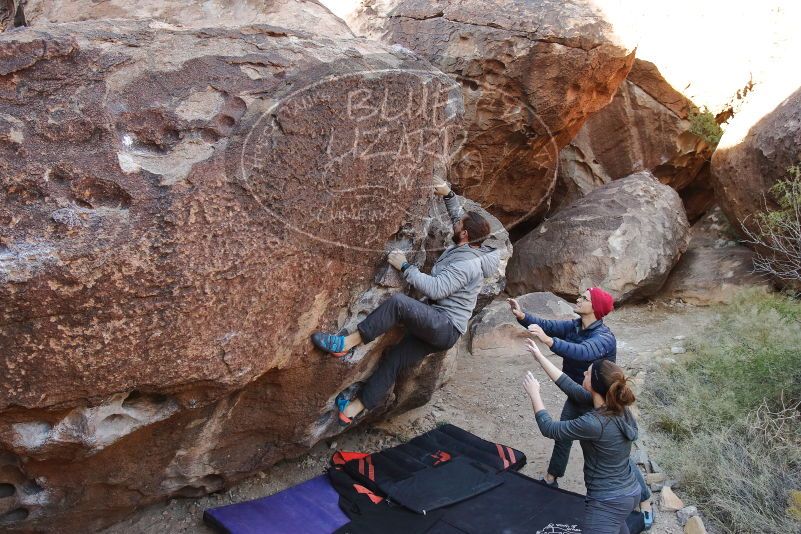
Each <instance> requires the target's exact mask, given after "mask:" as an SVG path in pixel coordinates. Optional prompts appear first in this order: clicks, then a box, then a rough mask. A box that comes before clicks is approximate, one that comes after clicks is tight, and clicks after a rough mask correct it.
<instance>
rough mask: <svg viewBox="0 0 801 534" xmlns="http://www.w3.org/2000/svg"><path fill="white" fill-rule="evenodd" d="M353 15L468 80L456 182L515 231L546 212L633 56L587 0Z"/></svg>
mask: <svg viewBox="0 0 801 534" xmlns="http://www.w3.org/2000/svg"><path fill="white" fill-rule="evenodd" d="M393 6H394V9H392V10H391V11H390V12H389V13H388V14H387V12H386V11H387V9H389V8H392V7H393ZM347 18H348V20H350V21H352V24H353V27H354V28H355V30H356V32H357V33H364V34H367V35H370V36H372V37H376V38H381V39H382V40H383V41H384V42H386V43H398V44H401V45H403V46H405V47H407V48H410V49H411V50H414V51H415V52H417V53H419V54H420V55H422V56H423V57H425V58H426V59H428V60H429V61H431V63H433V64H434V65H436V66H437V67H439V68H440V69H441V70H442V71H443V72H445V73H446V74H448V75H450V76H452V77H454V78H455V79H457V80H459V81H460V82H461V83H462V88H463V93H464V99H465V120H466V127H467V138H466V139H465V140H464V146H463V147H462V150H461V151H460V153H459V154H458V155H457V157H456V160H455V167H454V168H453V169H452V174H451V180H452V182H453V183H454V184H455V185H456V186H457V189H458V190H459V192H460V193H462V194H464V195H465V196H467V197H469V198H472V199H474V200H476V201H478V202H480V203H481V204H482V205H483V206H484V207H485V208H487V209H488V210H489V211H490V212H492V213H493V214H494V215H496V216H497V217H498V218H499V219H500V220H501V221H502V222H503V223H504V224H505V225H506V226H507V228H508V227H510V225H512V224H513V223H514V222H516V221H519V220H521V219H526V218H529V217H536V216H537V215H540V214H542V213H544V211H545V210H546V209H547V205H548V200H549V199H550V196H551V193H552V191H553V188H554V184H555V179H556V161H557V155H558V151H559V149H560V148H562V147H563V146H565V145H566V144H567V143H568V142H569V141H570V140H571V139H572V138H573V137H574V136H575V135H576V133H577V132H578V131H579V129H580V128H581V126H582V125H583V124H584V121H585V120H586V119H587V118H588V117H589V116H590V115H591V114H592V113H594V112H595V111H597V110H599V109H600V108H602V107H603V106H605V105H606V104H608V103H609V102H610V100H611V99H612V96H613V95H614V94H615V91H617V88H618V86H619V85H620V84H621V82H622V81H623V79H624V78H625V77H626V74H627V73H628V71H629V69H630V68H631V64H632V62H633V60H634V56H633V52H632V51H631V50H629V49H627V48H626V47H625V46H624V45H623V44H621V43H619V41H618V40H617V38H616V37H615V36H614V35H613V32H612V28H611V26H610V25H609V24H608V23H606V22H605V21H604V19H603V14H602V13H601V12H600V11H599V10H598V9H597V8H596V7H594V6H593V5H592V4H591V3H590V2H585V1H581V0H571V1H566V2H550V1H546V0H536V1H522V0H496V1H493V2H491V3H489V4H488V3H487V2H485V1H483V0H467V1H460V2H456V1H441V0H439V1H433V2H432V1H429V0H405V1H403V2H391V1H387V0H379V1H365V2H362V3H361V6H360V8H359V9H358V10H357V11H356V12H355V13H354V14H353V15H351V16H348V17H347Z"/></svg>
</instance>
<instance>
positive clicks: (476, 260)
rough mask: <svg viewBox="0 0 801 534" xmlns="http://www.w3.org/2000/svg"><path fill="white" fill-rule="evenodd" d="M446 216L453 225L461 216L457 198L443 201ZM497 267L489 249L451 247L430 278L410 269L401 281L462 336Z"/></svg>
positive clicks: (496, 257)
mask: <svg viewBox="0 0 801 534" xmlns="http://www.w3.org/2000/svg"><path fill="white" fill-rule="evenodd" d="M445 206H446V207H447V208H448V215H450V217H451V220H452V221H453V222H454V223H456V222H458V221H459V220H460V219H461V218H462V216H463V215H464V211H463V210H462V207H461V205H460V204H459V199H458V197H456V196H454V197H452V198H449V199H445ZM499 263H500V255H499V254H498V251H497V250H496V249H495V248H493V247H490V246H486V245H485V246H482V247H480V248H473V247H471V246H470V245H466V244H465V245H458V246H457V245H451V246H450V247H448V248H447V249H445V252H443V253H442V255H441V256H440V257H439V259H437V261H436V263H434V266H433V267H432V268H431V275H427V274H424V273H422V272H420V269H418V268H417V267H416V266H414V265H412V266H410V267H409V268H408V269H406V272H404V273H403V277H404V278H405V279H406V281H407V282H408V283H409V284H411V285H412V287H414V288H415V289H417V290H418V291H419V292H421V293H422V294H423V295H425V296H426V297H428V299H429V300H430V301H431V306H432V307H433V308H436V309H438V310H440V311H442V312H443V313H445V315H447V316H448V318H449V319H450V321H451V323H453V326H454V327H455V328H456V329H457V330H458V331H459V333H461V334H464V333H465V332H466V331H467V321H468V320H469V319H470V316H471V315H472V314H473V309H474V308H475V307H476V300H477V299H478V294H479V292H480V291H481V285H482V284H483V283H484V278H485V277H487V276H490V275H492V274H493V273H494V272H495V271H496V270H497V269H498V265H499Z"/></svg>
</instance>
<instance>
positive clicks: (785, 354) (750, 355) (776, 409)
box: [641, 293, 801, 533]
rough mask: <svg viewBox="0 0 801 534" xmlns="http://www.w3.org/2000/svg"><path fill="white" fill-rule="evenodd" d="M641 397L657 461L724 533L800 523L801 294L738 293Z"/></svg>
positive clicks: (792, 528)
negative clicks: (657, 440)
mask: <svg viewBox="0 0 801 534" xmlns="http://www.w3.org/2000/svg"><path fill="white" fill-rule="evenodd" d="M688 346H689V348H690V349H691V353H692V354H693V356H692V359H691V360H689V361H688V362H687V363H685V364H681V365H676V366H674V367H672V368H669V369H667V370H660V371H657V372H656V373H655V374H654V375H652V376H651V377H649V380H648V382H647V383H646V389H645V391H644V395H643V396H642V399H641V400H642V402H643V404H644V410H643V413H644V414H645V422H646V424H647V425H648V426H649V428H650V429H651V431H652V432H654V433H656V434H658V435H660V437H662V438H663V442H664V444H665V446H664V447H662V448H661V449H659V450H657V451H654V454H655V456H656V457H657V460H658V461H659V462H660V463H664V465H665V466H666V467H667V468H668V471H669V472H670V473H671V475H672V476H675V477H677V478H678V479H679V480H680V482H681V489H682V490H683V491H685V492H686V493H687V494H688V495H689V496H690V497H691V498H692V499H693V500H694V501H695V502H696V503H698V504H699V505H701V507H702V511H703V512H704V513H705V514H706V515H707V516H708V517H709V519H710V520H711V521H712V522H713V523H715V524H716V525H717V526H718V527H720V528H722V529H723V530H724V531H726V532H737V533H740V532H743V533H744V532H776V533H779V532H781V533H787V532H799V531H801V530H799V529H801V523H799V522H798V520H797V518H793V517H792V516H791V515H790V514H789V513H788V498H789V496H790V492H791V491H793V490H799V489H801V412H799V402H801V302H799V301H797V300H794V299H792V298H788V297H787V296H781V295H764V294H758V293H746V294H743V295H741V296H739V297H738V298H737V299H736V300H735V302H734V303H733V304H732V305H730V306H727V307H723V308H721V309H720V314H719V318H718V320H717V321H716V323H715V324H714V325H713V326H712V327H710V328H709V329H708V330H707V331H705V332H704V335H703V337H699V338H696V339H692V340H690V343H689V344H688Z"/></svg>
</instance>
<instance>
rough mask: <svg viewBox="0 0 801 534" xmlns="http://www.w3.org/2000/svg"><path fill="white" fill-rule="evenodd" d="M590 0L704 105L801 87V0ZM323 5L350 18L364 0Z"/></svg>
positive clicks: (641, 53)
mask: <svg viewBox="0 0 801 534" xmlns="http://www.w3.org/2000/svg"><path fill="white" fill-rule="evenodd" d="M382 1H383V2H385V3H388V2H389V0H382ZM488 1H489V2H491V0H488ZM591 1H593V2H594V3H595V5H597V6H598V7H599V8H600V9H601V10H602V11H603V12H604V14H605V18H606V19H607V20H608V21H609V22H610V23H611V24H612V25H613V27H614V29H615V32H616V33H617V34H618V35H619V36H620V37H621V39H622V40H623V42H624V43H626V44H627V45H629V46H637V57H640V58H642V59H646V60H648V61H651V62H653V63H655V64H656V65H657V67H659V70H660V71H661V72H662V75H663V76H664V77H665V78H666V79H667V80H668V82H670V84H671V85H673V87H674V88H676V89H678V90H679V91H681V92H682V93H684V94H685V95H686V96H688V97H689V98H691V99H692V100H693V101H694V102H695V103H696V104H697V105H698V106H707V107H708V108H709V109H710V110H711V111H713V112H717V111H719V110H720V109H721V108H723V107H724V106H725V104H726V103H727V102H728V101H729V100H730V99H731V98H732V97H733V96H734V94H735V93H736V91H737V90H738V89H740V88H742V87H744V86H745V85H746V83H748V81H749V79H753V81H754V83H755V84H756V90H755V92H757V91H758V90H759V89H760V85H761V86H762V88H764V87H765V86H766V85H768V83H767V81H768V80H769V81H770V85H771V86H772V88H771V91H773V92H776V91H778V92H781V93H786V95H789V94H790V93H791V92H792V90H794V89H795V88H798V87H799V86H801V2H799V1H797V0H757V1H751V0H749V1H746V0H670V1H669V2H668V1H655V0H591ZM322 3H323V4H325V5H326V6H327V7H328V8H329V9H331V10H332V11H333V12H334V13H335V14H337V15H338V16H340V17H342V18H346V17H347V14H348V13H350V12H352V11H354V10H355V9H356V8H357V7H358V5H359V4H360V0H322Z"/></svg>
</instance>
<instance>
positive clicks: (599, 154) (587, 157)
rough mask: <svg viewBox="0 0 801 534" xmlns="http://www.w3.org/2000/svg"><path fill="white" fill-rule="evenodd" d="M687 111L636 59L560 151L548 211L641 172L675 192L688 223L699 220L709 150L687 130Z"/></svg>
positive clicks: (705, 202)
mask: <svg viewBox="0 0 801 534" xmlns="http://www.w3.org/2000/svg"><path fill="white" fill-rule="evenodd" d="M692 109H694V106H693V104H692V102H690V100H688V99H687V98H685V97H684V96H682V95H681V93H679V92H678V91H676V90H675V89H674V88H673V87H671V86H670V84H668V82H667V81H665V79H664V78H662V76H661V74H660V73H659V70H658V69H657V68H656V66H655V65H653V64H652V63H649V62H647V61H643V60H639V59H638V60H636V61H635V62H634V66H633V67H632V69H631V72H630V73H629V75H628V78H627V79H626V81H625V82H624V83H623V84H622V85H621V87H620V89H619V90H618V92H617V94H616V95H615V98H614V99H613V100H612V103H611V104H609V105H608V106H606V107H604V108H603V109H601V110H600V111H598V112H597V113H595V114H594V115H592V116H591V117H590V118H589V120H587V122H586V123H585V124H584V127H583V128H582V129H581V131H580V132H579V133H578V135H577V136H576V138H575V139H573V141H571V143H570V144H569V145H568V146H567V147H565V148H564V149H562V151H561V153H560V161H559V178H558V182H557V188H556V191H555V192H554V198H553V201H552V205H551V212H552V213H554V212H556V211H558V210H559V209H562V208H564V207H565V206H567V205H569V204H570V203H571V202H572V201H574V200H575V199H577V198H580V197H581V196H583V195H585V194H586V193H587V192H588V191H591V190H592V189H593V188H595V187H598V186H599V185H602V184H605V183H609V182H610V181H612V180H617V179H619V178H623V177H625V176H628V175H630V174H633V173H635V172H638V171H643V170H647V171H650V172H651V173H652V174H654V175H655V176H656V177H657V178H658V179H659V181H660V182H662V183H664V184H667V185H669V186H671V187H672V188H674V189H675V190H677V191H678V192H679V195H680V196H681V197H682V200H683V202H684V206H685V209H686V210H687V215H688V217H689V218H690V220H695V219H697V218H698V217H700V216H701V215H702V214H703V213H704V212H705V211H706V210H707V209H708V208H709V207H710V206H711V204H712V202H713V200H714V195H713V192H712V186H711V183H710V181H709V172H708V168H709V166H708V162H709V158H710V157H711V155H712V149H711V148H710V147H709V145H707V143H706V142H705V141H704V140H703V139H701V138H700V137H698V136H697V135H695V134H694V133H692V132H691V131H690V129H691V124H690V121H689V120H688V117H689V112H690V110H692Z"/></svg>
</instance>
